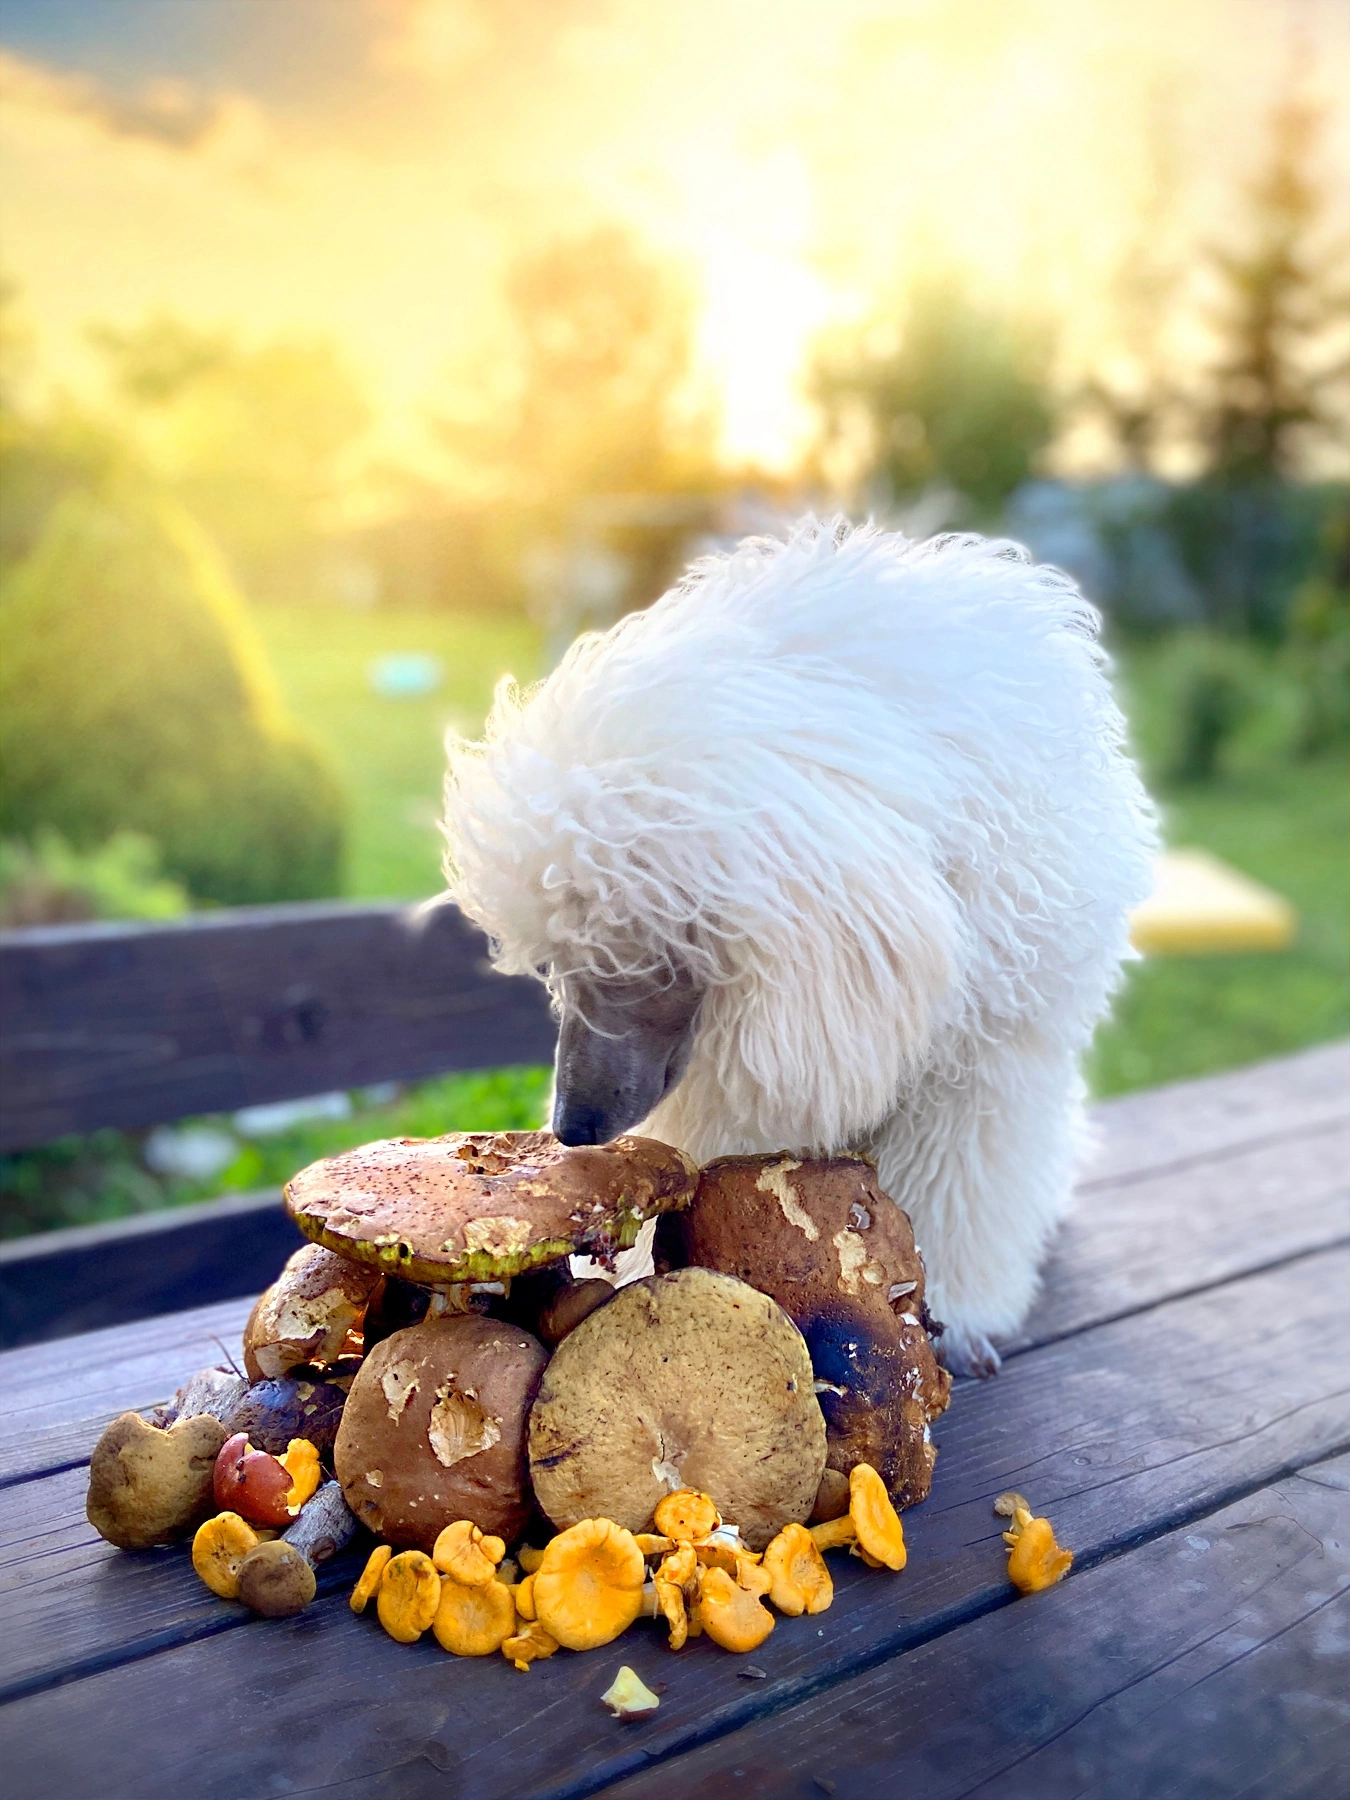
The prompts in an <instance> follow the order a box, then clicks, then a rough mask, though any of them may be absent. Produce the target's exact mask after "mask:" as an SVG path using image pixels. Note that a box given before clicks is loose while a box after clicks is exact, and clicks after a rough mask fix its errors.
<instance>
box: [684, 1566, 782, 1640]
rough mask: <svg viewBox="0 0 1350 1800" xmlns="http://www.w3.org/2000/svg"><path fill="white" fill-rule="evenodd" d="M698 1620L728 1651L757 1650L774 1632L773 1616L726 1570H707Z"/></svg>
mask: <svg viewBox="0 0 1350 1800" xmlns="http://www.w3.org/2000/svg"><path fill="white" fill-rule="evenodd" d="M693 1616H694V1619H695V1620H696V1621H697V1623H698V1625H699V1626H700V1628H701V1629H702V1630H704V1631H706V1632H707V1634H708V1636H709V1637H710V1638H711V1639H712V1641H713V1642H714V1643H715V1644H720V1645H721V1646H722V1648H723V1649H724V1650H735V1651H738V1652H745V1651H748V1650H756V1649H758V1648H759V1646H760V1645H761V1644H762V1643H763V1642H764V1640H765V1638H766V1637H768V1635H769V1633H770V1632H771V1631H772V1630H773V1626H774V1619H773V1614H772V1613H771V1612H769V1611H768V1610H767V1608H765V1607H764V1606H762V1605H761V1604H760V1599H759V1596H758V1594H752V1593H751V1592H750V1591H749V1589H748V1588H743V1587H742V1586H741V1585H740V1583H739V1582H737V1581H734V1580H733V1579H732V1577H731V1576H730V1575H728V1574H727V1572H726V1570H725V1569H704V1571H703V1574H702V1576H701V1577H700V1579H699V1584H698V1601H697V1604H696V1605H695V1607H694V1615H693Z"/></svg>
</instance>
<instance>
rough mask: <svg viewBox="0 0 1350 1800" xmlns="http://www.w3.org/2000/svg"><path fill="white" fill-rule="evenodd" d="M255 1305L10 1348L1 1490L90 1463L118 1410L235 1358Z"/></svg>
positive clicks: (0, 1377) (0, 1363) (1, 1431)
mask: <svg viewBox="0 0 1350 1800" xmlns="http://www.w3.org/2000/svg"><path fill="white" fill-rule="evenodd" d="M251 1305H252V1302H251V1301H250V1300H248V1299H243V1300H228V1301H225V1302H224V1303H223V1304H222V1305H220V1306H208V1307H204V1308H201V1309H200V1310H198V1311H194V1312H187V1313H170V1314H168V1315H166V1316H165V1317H164V1318H162V1319H148V1320H146V1321H145V1322H144V1323H142V1324H139V1325H118V1326H114V1327H113V1328H111V1329H110V1330H108V1331H91V1332H87V1333H86V1334H85V1335H84V1336H83V1337H78V1338H64V1339H61V1340H60V1341H59V1342H57V1343H53V1344H36V1345H33V1346H32V1347H31V1348H29V1349H26V1350H10V1351H7V1352H6V1353H5V1355H4V1357H3V1359H0V1392H2V1393H3V1398H4V1405H3V1408H0V1488H2V1487H3V1486H5V1485H6V1484H9V1483H12V1482H15V1481H24V1480H29V1479H31V1478H33V1477H34V1476H37V1475H40V1474H42V1473H44V1472H46V1471H50V1470H59V1469H65V1468H69V1467H70V1466H71V1465H72V1464H74V1463H81V1462H86V1461H88V1458H89V1452H90V1451H91V1450H92V1449H93V1447H94V1445H95V1443H96V1442H97V1441H98V1436H99V1433H100V1432H101V1431H102V1430H103V1427H104V1426H105V1425H106V1424H107V1423H108V1421H109V1419H115V1418H116V1417H117V1415H118V1413H122V1412H128V1411H133V1412H145V1411H146V1410H147V1409H148V1408H150V1407H152V1406H157V1405H159V1404H160V1403H161V1402H162V1401H164V1400H167V1399H169V1398H170V1397H171V1395H172V1394H173V1392H174V1389H175V1388H177V1387H179V1386H180V1385H181V1384H182V1383H183V1382H184V1381H186V1380H187V1379H188V1377H189V1376H190V1375H193V1374H195V1373H196V1371H197V1370H198V1369H204V1368H208V1367H211V1366H213V1365H215V1364H217V1363H223V1362H224V1360H225V1358H224V1355H223V1354H222V1351H221V1345H222V1344H223V1345H224V1346H225V1350H226V1351H228V1352H229V1354H231V1355H233V1356H235V1357H237V1356H238V1354H239V1340H240V1334H241V1333H242V1331H243V1328H244V1321H245V1319H247V1317H248V1315H249V1311H250V1308H251Z"/></svg>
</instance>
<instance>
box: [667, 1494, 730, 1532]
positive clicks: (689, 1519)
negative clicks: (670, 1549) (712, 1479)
mask: <svg viewBox="0 0 1350 1800" xmlns="http://www.w3.org/2000/svg"><path fill="white" fill-rule="evenodd" d="M653 1520H654V1523H655V1525H656V1529H657V1531H658V1532H660V1534H661V1535H662V1536H663V1537H668V1538H673V1539H674V1540H675V1542H676V1543H681V1544H687V1543H696V1542H697V1541H698V1540H699V1539H700V1538H706V1537H707V1536H708V1534H709V1533H710V1532H713V1531H716V1529H717V1527H718V1526H719V1525H720V1524H721V1523H722V1515H721V1513H719V1512H718V1510H717V1508H716V1506H715V1505H714V1504H713V1501H712V1499H711V1498H710V1496H709V1495H707V1494H701V1493H699V1491H698V1489H697V1488H680V1489H679V1490H678V1491H677V1492H676V1493H673V1494H667V1495H666V1497H665V1498H664V1499H663V1500H658V1501H657V1503H656V1511H655V1513H654V1514H653Z"/></svg>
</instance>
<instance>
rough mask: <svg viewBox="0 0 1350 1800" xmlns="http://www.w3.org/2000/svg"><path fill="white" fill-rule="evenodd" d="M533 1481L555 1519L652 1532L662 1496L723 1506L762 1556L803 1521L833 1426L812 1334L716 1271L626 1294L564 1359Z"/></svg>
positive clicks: (539, 1425) (534, 1415) (541, 1427)
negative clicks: (681, 1494) (815, 1383)
mask: <svg viewBox="0 0 1350 1800" xmlns="http://www.w3.org/2000/svg"><path fill="white" fill-rule="evenodd" d="M529 1446H530V1476H531V1479H532V1481H533V1483H534V1491H535V1497H536V1499H537V1500H538V1502H539V1504H540V1506H541V1507H542V1508H543V1510H544V1511H545V1512H546V1513H547V1514H548V1516H549V1518H550V1519H551V1520H552V1521H553V1523H554V1524H555V1525H557V1526H559V1527H563V1528H565V1527H567V1526H570V1525H575V1524H576V1523H577V1522H578V1521H579V1520H581V1519H593V1518H604V1519H612V1520H614V1522H615V1523H616V1524H618V1525H622V1526H625V1527H626V1528H627V1529H628V1530H630V1531H643V1530H646V1529H648V1528H649V1527H650V1525H651V1523H652V1514H653V1512H654V1510H655V1508H656V1505H657V1502H658V1501H659V1500H660V1499H661V1498H662V1496H663V1495H665V1494H668V1493H673V1492H676V1491H677V1490H679V1489H681V1488H697V1489H699V1490H701V1491H702V1492H703V1493H705V1494H709V1495H711V1496H712V1498H713V1500H714V1501H715V1502H716V1504H717V1506H718V1508H719V1510H720V1511H721V1514H722V1517H723V1519H724V1520H726V1521H727V1522H728V1523H730V1524H734V1525H738V1526H739V1527H740V1529H741V1535H742V1537H743V1538H744V1540H745V1542H746V1543H747V1544H749V1546H750V1547H751V1548H752V1549H755V1550H762V1549H763V1548H764V1546H765V1545H766V1544H767V1543H768V1542H769V1540H770V1539H771V1538H772V1537H773V1536H774V1534H775V1533H776V1532H777V1531H779V1530H780V1529H781V1528H782V1526H784V1525H786V1524H787V1523H788V1522H789V1521H790V1520H796V1521H799V1522H800V1521H801V1520H803V1519H805V1518H806V1517H807V1516H808V1515H809V1513H810V1511H811V1507H812V1505H813V1503H814V1501H815V1497H816V1490H817V1487H818V1486H819V1484H820V1477H821V1472H822V1470H823V1469H824V1467H825V1422H824V1420H823V1418H822V1417H821V1411H820V1407H819V1405H818V1404H817V1402H816V1398H815V1395H814V1394H813V1392H812V1379H811V1360H810V1357H809V1355H808V1354H807V1349H806V1345H805V1343H804V1342H803V1340H802V1336H801V1333H800V1332H799V1331H798V1330H797V1328H796V1326H795V1325H794V1324H793V1323H792V1321H791V1319H789V1318H788V1316H787V1314H786V1313H785V1312H784V1311H783V1310H782V1309H781V1307H779V1306H778V1305H777V1304H776V1302H775V1301H773V1300H772V1299H770V1298H769V1296H768V1295H767V1294H762V1293H758V1292H756V1290H755V1289H754V1288H751V1287H747V1286H746V1285H745V1284H744V1283H742V1282H740V1281H735V1280H733V1279H732V1278H731V1277H730V1276H727V1275H720V1274H715V1273H714V1272H713V1271H712V1270H709V1269H680V1270H677V1271H676V1272H674V1273H673V1274H668V1275H653V1276H649V1277H648V1278H647V1279H646V1280H645V1281H635V1282H632V1283H630V1285H629V1286H627V1287H623V1288H620V1290H619V1292H618V1293H617V1294H616V1295H615V1297H614V1298H613V1299H612V1300H611V1301H610V1302H609V1304H608V1305H606V1306H603V1307H601V1308H600V1309H599V1311H597V1312H593V1313H592V1314H591V1315H590V1317H589V1318H586V1319H583V1320H582V1321H581V1323H580V1324H579V1325H578V1326H577V1327H576V1329H575V1330H574V1331H572V1332H570V1333H569V1334H568V1336H567V1337H565V1338H564V1339H563V1341H562V1343H561V1344H560V1345H559V1346H558V1349H557V1350H556V1351H555V1353H554V1356H553V1360H552V1361H551V1362H550V1363H549V1365H548V1368H547V1370H546V1371H545V1374H544V1379H543V1382H542V1384H541V1386H540V1389H539V1396H538V1398H537V1399H536V1401H535V1403H534V1408H533V1410H532V1412H531V1414H530V1436H529Z"/></svg>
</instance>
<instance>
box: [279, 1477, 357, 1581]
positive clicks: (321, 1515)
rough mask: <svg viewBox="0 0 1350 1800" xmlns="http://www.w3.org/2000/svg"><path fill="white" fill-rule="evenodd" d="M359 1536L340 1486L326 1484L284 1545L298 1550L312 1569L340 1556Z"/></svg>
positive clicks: (305, 1510) (285, 1535)
mask: <svg viewBox="0 0 1350 1800" xmlns="http://www.w3.org/2000/svg"><path fill="white" fill-rule="evenodd" d="M355 1535H356V1515H355V1513H353V1512H352V1510H351V1508H350V1507H349V1506H348V1505H347V1502H346V1501H345V1500H344V1499H343V1497H342V1488H341V1486H340V1484H339V1483H338V1482H336V1481H325V1482H324V1484H323V1486H322V1487H321V1488H320V1489H319V1490H318V1492H317V1493H316V1494H315V1495H314V1498H313V1499H312V1500H310V1501H308V1502H307V1503H306V1505H305V1507H304V1508H303V1510H302V1511H301V1514H300V1517H299V1518H298V1519H297V1520H296V1521H295V1523H294V1525H292V1526H291V1527H290V1528H289V1529H288V1530H287V1531H284V1532H283V1533H282V1537H281V1541H282V1543H284V1544H289V1545H290V1546H291V1548H292V1549H293V1550H298V1551H299V1552H300V1554H301V1556H303V1557H304V1559H305V1561H306V1562H307V1563H309V1564H310V1565H311V1567H312V1566H313V1565H314V1564H315V1563H321V1562H327V1561H328V1559H329V1557H330V1556H336V1555H337V1553H338V1551H339V1550H344V1549H345V1548H346V1547H347V1545H348V1544H349V1543H350V1542H351V1540H352V1538H353V1537H354V1536H355Z"/></svg>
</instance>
